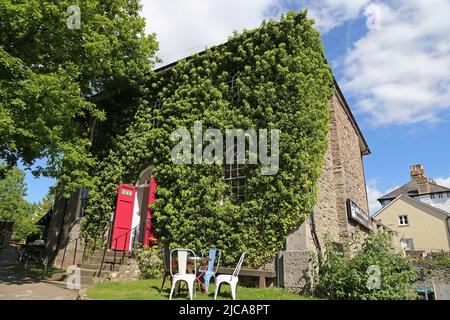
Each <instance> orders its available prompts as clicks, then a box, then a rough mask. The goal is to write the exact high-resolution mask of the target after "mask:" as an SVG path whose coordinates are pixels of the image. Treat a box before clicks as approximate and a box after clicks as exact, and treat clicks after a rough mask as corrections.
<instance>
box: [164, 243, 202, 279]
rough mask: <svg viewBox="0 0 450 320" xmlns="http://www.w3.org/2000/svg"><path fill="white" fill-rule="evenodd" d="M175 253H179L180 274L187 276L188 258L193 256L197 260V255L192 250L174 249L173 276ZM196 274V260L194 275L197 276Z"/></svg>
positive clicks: (171, 272) (171, 271)
mask: <svg viewBox="0 0 450 320" xmlns="http://www.w3.org/2000/svg"><path fill="white" fill-rule="evenodd" d="M174 252H176V253H177V265H178V274H180V275H185V274H186V270H187V264H188V257H189V256H192V257H194V258H195V253H194V251H192V250H190V249H182V248H177V249H173V250H172V251H171V252H170V274H171V275H172V276H173V270H172V256H173V253H174ZM196 273H197V263H196V261H195V260H194V274H196Z"/></svg>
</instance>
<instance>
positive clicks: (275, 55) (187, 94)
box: [83, 11, 334, 267]
mask: <svg viewBox="0 0 450 320" xmlns="http://www.w3.org/2000/svg"><path fill="white" fill-rule="evenodd" d="M306 14H307V13H306V11H304V12H299V13H298V14H295V13H293V12H291V13H288V14H287V15H285V16H282V17H281V20H280V21H278V22H277V21H274V20H270V21H267V22H266V21H265V22H263V23H262V25H261V26H260V27H259V28H258V29H255V30H251V31H244V32H243V33H241V34H237V33H236V34H235V35H234V36H233V37H231V38H230V39H229V41H228V42H227V43H225V44H223V45H220V46H217V47H214V48H209V49H206V50H205V51H204V52H203V53H201V54H197V55H194V56H192V57H191V58H189V59H185V60H182V61H180V62H178V63H177V64H176V65H175V66H173V67H171V68H167V69H166V70H164V71H160V72H158V73H156V75H152V76H151V78H149V79H148V85H146V86H145V87H143V88H142V97H141V99H140V101H139V107H138V109H137V112H136V114H135V117H134V120H133V121H132V122H131V123H130V125H129V127H128V128H127V130H126V133H125V134H123V135H121V136H118V137H117V138H115V140H114V142H113V147H112V149H111V150H110V151H109V154H108V155H107V156H106V157H105V159H104V160H103V161H102V162H101V163H100V165H99V168H98V172H97V173H96V174H95V175H94V177H93V179H94V184H95V185H96V186H97V187H96V188H94V189H92V190H90V195H91V198H90V201H89V206H88V208H87V213H86V216H85V218H84V221H83V232H84V233H85V235H89V236H93V235H95V234H99V233H100V232H102V231H103V230H104V228H105V227H106V226H107V224H108V221H109V219H110V215H111V213H112V212H113V211H114V206H115V198H116V195H117V186H118V184H119V183H130V184H134V183H135V181H136V180H137V178H138V175H139V172H140V170H142V169H143V168H144V167H145V166H146V164H148V163H152V164H153V165H154V171H153V177H154V178H155V179H156V180H157V182H158V189H157V200H156V203H155V204H154V206H153V211H154V225H155V229H156V233H157V237H158V239H160V240H161V241H163V242H165V243H166V244H168V245H169V246H170V247H189V248H191V249H193V250H195V251H198V252H200V250H202V249H204V248H206V247H212V246H215V247H218V248H220V249H222V250H223V255H222V257H223V261H224V263H225V264H229V265H232V264H234V263H235V262H236V260H237V259H238V257H239V255H240V254H241V253H242V252H243V251H246V252H248V253H249V255H248V258H247V259H246V263H247V265H249V266H253V267H254V266H260V265H261V264H263V263H266V262H268V261H270V260H271V259H272V258H273V257H274V256H275V254H276V251H277V249H281V248H283V246H284V242H285V239H286V236H287V235H288V234H289V233H290V232H292V231H293V230H295V229H296V228H298V227H299V225H300V224H301V223H303V221H304V220H305V218H306V217H307V215H308V213H309V212H310V211H311V210H312V208H313V206H314V204H315V201H316V184H317V181H318V178H319V176H320V173H321V167H322V163H323V157H324V153H325V151H326V149H327V135H328V130H329V117H330V115H329V105H328V103H329V102H328V101H329V99H330V98H331V96H332V94H333V93H334V85H333V76H332V73H331V70H330V68H329V66H328V65H327V63H326V61H325V59H324V55H323V47H322V44H321V40H320V34H319V32H318V31H316V30H315V29H314V28H313V21H312V20H309V19H307V17H306ZM233 78H234V80H235V81H234V83H233V84H231V83H230V80H231V79H233ZM237 88H238V89H237ZM196 120H201V121H202V123H203V130H206V129H207V128H217V129H219V130H221V131H222V132H225V129H227V128H242V129H244V130H245V129H248V128H254V129H261V128H264V129H268V130H271V129H279V130H280V131H281V134H280V169H279V171H278V173H277V174H276V175H274V176H262V175H261V174H260V169H261V166H260V165H247V166H246V176H247V177H248V178H247V189H246V200H245V201H243V202H240V203H238V202H234V201H223V198H224V197H223V195H224V194H225V193H226V192H227V191H228V188H229V186H228V185H227V184H226V183H225V182H224V180H223V175H224V168H223V166H221V165H175V164H173V163H172V161H171V158H170V155H171V150H172V148H173V147H174V145H175V144H176V142H173V141H171V140H170V138H169V137H170V134H171V133H172V132H173V131H174V130H175V129H178V128H187V129H188V130H190V131H191V133H192V131H193V125H194V121H196ZM311 191H312V192H311Z"/></svg>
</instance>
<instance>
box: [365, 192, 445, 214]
mask: <svg viewBox="0 0 450 320" xmlns="http://www.w3.org/2000/svg"><path fill="white" fill-rule="evenodd" d="M400 199H401V200H404V201H406V202H410V203H414V204H418V205H420V206H423V207H425V208H428V209H432V210H434V211H435V212H438V213H440V214H443V215H444V216H446V217H450V213H449V212H446V211H444V210H441V209H439V208H437V207H435V206H432V205H430V204H428V203H426V202H423V201H419V200H416V199H414V198H411V197H409V196H407V195H404V194H401V195H399V196H397V197H396V198H395V199H394V200H392V201H391V202H389V204H388V205H386V206H384V207H383V208H381V209H380V210H378V211H377V212H376V213H375V214H374V215H373V216H372V218H375V217H376V216H378V215H379V214H380V213H381V212H383V211H385V210H386V209H387V208H389V207H390V206H392V205H393V204H394V203H396V202H397V201H399V200H400Z"/></svg>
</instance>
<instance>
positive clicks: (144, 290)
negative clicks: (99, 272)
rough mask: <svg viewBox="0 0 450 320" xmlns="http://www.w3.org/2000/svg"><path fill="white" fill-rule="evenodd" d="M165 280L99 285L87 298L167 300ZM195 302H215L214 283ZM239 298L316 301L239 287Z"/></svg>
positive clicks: (227, 294)
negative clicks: (161, 288)
mask: <svg viewBox="0 0 450 320" xmlns="http://www.w3.org/2000/svg"><path fill="white" fill-rule="evenodd" d="M161 283H162V280H160V279H154V280H136V281H121V282H106V283H98V284H97V285H95V286H94V287H91V288H89V289H88V290H87V296H88V297H89V298H92V299H99V300H167V299H169V292H170V287H169V283H170V281H166V285H165V288H164V289H163V291H162V293H160V292H159V289H160V287H161ZM186 299H188V293H187V291H186V290H182V291H181V292H180V293H179V295H178V296H174V300H186ZM194 299H195V300H213V299H214V284H210V286H209V290H208V295H205V294H204V293H199V292H198V291H197V292H196V296H195V297H194ZM218 299H220V300H230V299H231V291H230V286H228V285H225V284H224V285H222V287H221V288H220V293H219V296H218ZM237 299H239V300H312V299H314V298H312V297H307V296H301V295H299V294H296V293H293V292H289V291H287V290H285V289H280V288H266V289H258V288H246V287H242V286H238V289H237Z"/></svg>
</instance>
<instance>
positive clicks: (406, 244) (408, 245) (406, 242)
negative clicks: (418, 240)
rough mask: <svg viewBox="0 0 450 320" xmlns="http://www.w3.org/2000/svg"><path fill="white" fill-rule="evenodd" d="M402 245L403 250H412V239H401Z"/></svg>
mask: <svg viewBox="0 0 450 320" xmlns="http://www.w3.org/2000/svg"><path fill="white" fill-rule="evenodd" d="M401 242H402V247H403V249H404V250H405V251H414V242H413V239H402V240H401Z"/></svg>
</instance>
